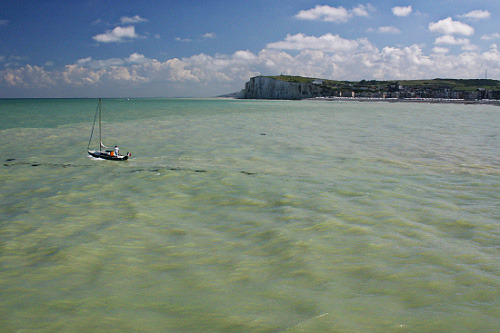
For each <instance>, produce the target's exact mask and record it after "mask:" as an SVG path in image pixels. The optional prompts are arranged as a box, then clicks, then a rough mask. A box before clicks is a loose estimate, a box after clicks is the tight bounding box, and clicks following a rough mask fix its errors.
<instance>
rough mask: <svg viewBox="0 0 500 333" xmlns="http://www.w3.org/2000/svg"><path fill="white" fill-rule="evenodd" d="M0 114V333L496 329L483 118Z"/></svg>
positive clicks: (120, 105) (271, 111)
mask: <svg viewBox="0 0 500 333" xmlns="http://www.w3.org/2000/svg"><path fill="white" fill-rule="evenodd" d="M96 105H97V102H96V100H85V99H81V100H64V99H63V100H0V116H1V117H2V119H5V121H4V122H3V123H2V125H0V126H1V127H0V147H1V152H2V159H3V161H2V166H0V184H1V188H0V196H1V203H2V205H1V208H0V221H1V222H0V300H1V303H2V307H1V308H0V323H1V325H2V327H4V329H5V330H8V331H9V330H10V331H17V330H30V331H31V330H37V329H41V330H48V331H54V330H66V331H75V330H78V331H88V330H93V331H110V330H111V331H144V330H146V331H214V330H215V331H251V330H259V331H291V332H301V331H379V332H385V331H403V332H404V331H456V330H458V331H498V330H500V321H499V319H498V318H499V304H498V299H499V290H500V289H499V287H500V276H499V268H500V264H499V261H498V254H499V253H498V252H499V245H500V242H499V236H500V227H499V221H500V157H499V156H500V128H499V124H500V109H499V108H498V107H495V106H479V105H446V104H404V103H349V102H320V101H250V100H212V99H186V100H182V99H173V100H169V99H157V100H155V99H144V100H141V99H132V100H128V101H127V100H104V101H103V119H104V122H103V135H104V138H103V143H104V144H106V145H110V146H111V145H114V144H119V146H120V149H121V151H122V152H123V153H125V152H127V151H130V152H132V158H131V159H130V160H129V161H127V162H123V163H119V162H111V161H100V160H95V159H90V158H89V157H87V156H86V151H85V148H86V146H87V143H88V139H89V135H90V130H91V126H92V120H93V116H94V112H95V110H96Z"/></svg>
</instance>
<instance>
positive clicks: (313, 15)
mask: <svg viewBox="0 0 500 333" xmlns="http://www.w3.org/2000/svg"><path fill="white" fill-rule="evenodd" d="M371 10H373V7H372V6H371V5H366V6H364V5H359V6H357V7H355V8H353V9H351V10H347V9H346V8H344V7H342V6H340V7H330V6H326V5H325V6H321V5H317V6H316V7H314V8H313V9H309V10H301V11H300V12H299V13H298V14H297V15H295V17H296V18H297V19H299V20H310V21H325V22H336V23H343V22H347V21H349V19H351V18H352V17H354V16H363V17H367V16H369V13H368V12H369V11H371Z"/></svg>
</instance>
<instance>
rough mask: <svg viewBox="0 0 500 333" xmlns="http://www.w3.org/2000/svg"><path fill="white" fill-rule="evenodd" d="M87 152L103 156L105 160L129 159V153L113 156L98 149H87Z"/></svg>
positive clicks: (96, 156)
mask: <svg viewBox="0 0 500 333" xmlns="http://www.w3.org/2000/svg"><path fill="white" fill-rule="evenodd" d="M87 152H88V153H89V155H90V156H92V157H95V158H102V159H104V160H110V161H126V160H128V155H118V156H112V155H110V154H109V153H107V152H104V151H97V150H87Z"/></svg>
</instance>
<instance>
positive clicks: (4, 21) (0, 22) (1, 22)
mask: <svg viewBox="0 0 500 333" xmlns="http://www.w3.org/2000/svg"><path fill="white" fill-rule="evenodd" d="M8 23H9V20H1V19H0V25H7V24H8Z"/></svg>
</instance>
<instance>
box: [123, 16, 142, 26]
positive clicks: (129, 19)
mask: <svg viewBox="0 0 500 333" xmlns="http://www.w3.org/2000/svg"><path fill="white" fill-rule="evenodd" d="M120 22H121V24H134V23H142V22H148V20H147V19H145V18H142V17H140V16H139V15H135V16H122V17H120Z"/></svg>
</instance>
